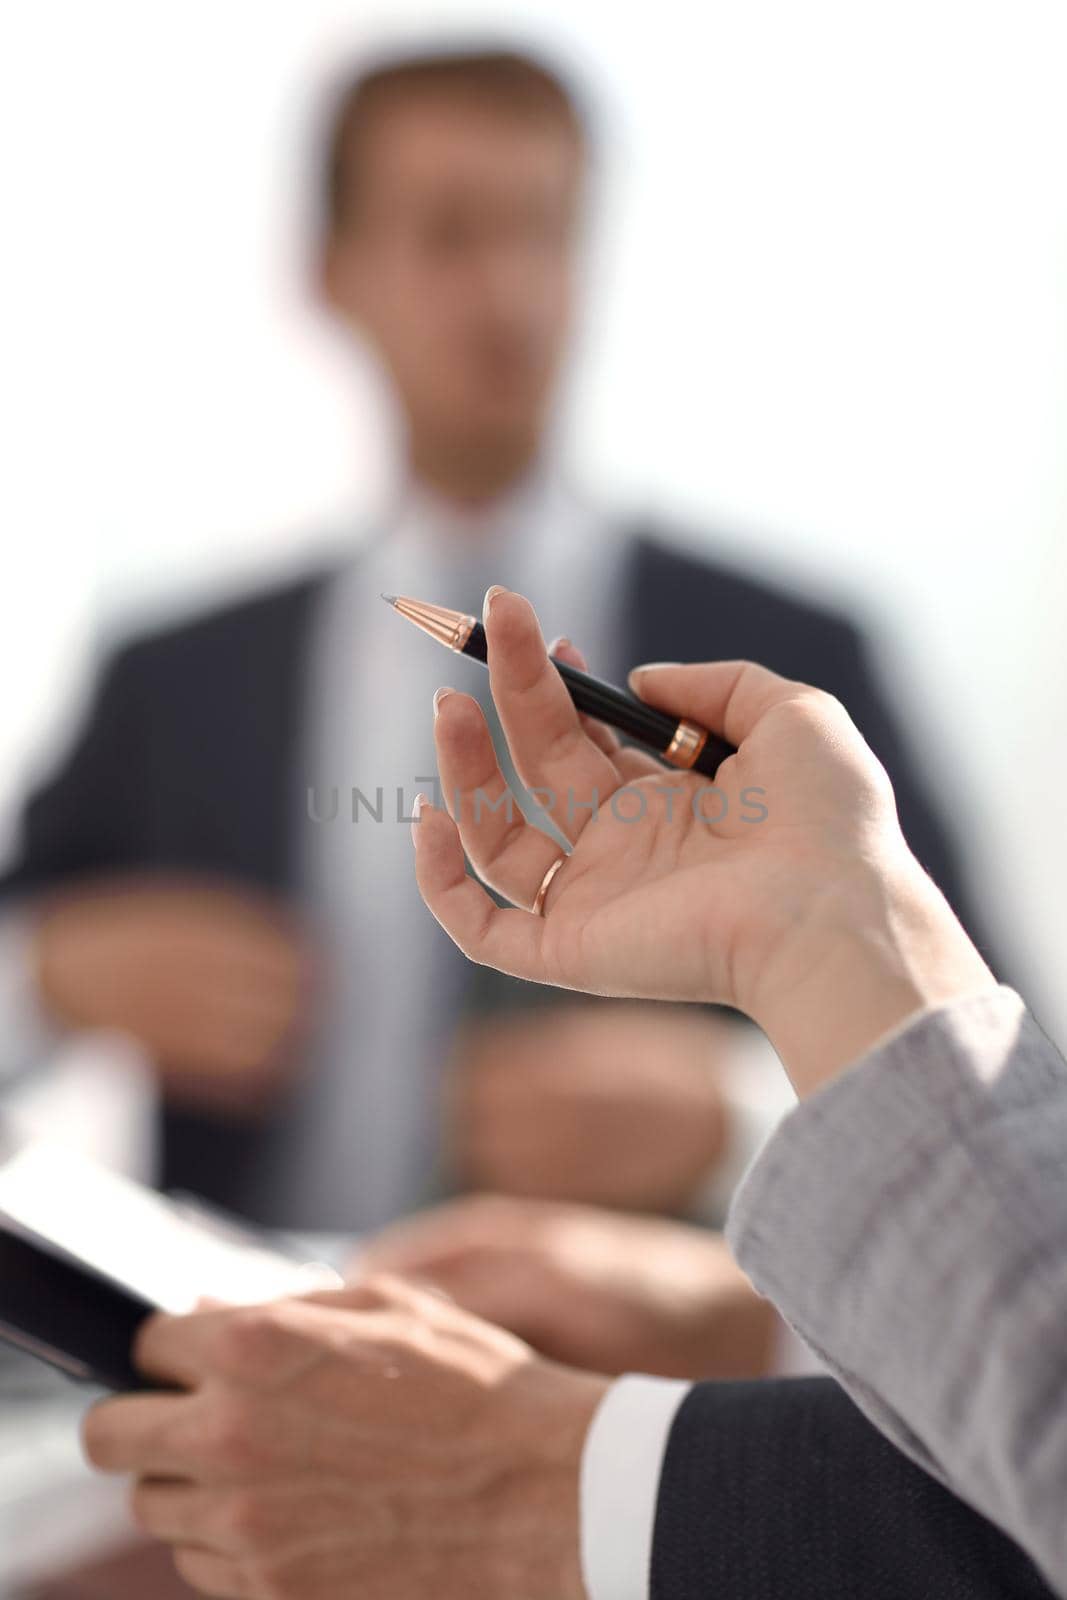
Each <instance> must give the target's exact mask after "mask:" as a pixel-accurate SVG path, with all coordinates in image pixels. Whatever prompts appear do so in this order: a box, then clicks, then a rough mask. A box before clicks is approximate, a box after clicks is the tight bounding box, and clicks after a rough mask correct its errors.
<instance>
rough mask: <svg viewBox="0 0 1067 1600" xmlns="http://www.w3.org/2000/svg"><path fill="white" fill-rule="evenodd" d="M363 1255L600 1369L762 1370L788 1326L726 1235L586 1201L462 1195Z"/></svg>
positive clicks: (559, 1354)
mask: <svg viewBox="0 0 1067 1600" xmlns="http://www.w3.org/2000/svg"><path fill="white" fill-rule="evenodd" d="M361 1265H362V1266H363V1267H365V1268H366V1267H369V1268H370V1269H371V1270H372V1271H379V1270H384V1271H386V1272H391V1273H401V1274H405V1275H409V1276H412V1277H418V1278H420V1279H425V1280H427V1281H429V1282H431V1283H433V1284H434V1285H436V1286H437V1287H439V1288H441V1289H443V1290H444V1291H445V1292H446V1293H448V1294H450V1295H451V1296H452V1298H453V1299H454V1300H456V1301H457V1302H458V1303H459V1304H460V1305H462V1306H465V1307H466V1308H467V1309H468V1310H470V1311H474V1312H477V1314H478V1315H479V1316H482V1317H486V1318H488V1320H489V1321H491V1322H495V1323H497V1324H499V1325H500V1326H501V1327H504V1328H508V1329H510V1330H511V1331H512V1332H513V1333H517V1334H519V1335H520V1336H521V1337H522V1338H524V1339H526V1340H527V1341H528V1342H529V1343H530V1344H532V1345H534V1346H535V1348H536V1349H538V1350H540V1351H541V1352H542V1354H544V1355H547V1356H550V1357H552V1359H554V1360H556V1361H563V1362H566V1363H567V1364H569V1365H572V1366H577V1367H582V1368H587V1369H590V1370H595V1371H597V1372H605V1373H613V1374H614V1373H621V1372H635V1371H636V1372H651V1373H657V1374H659V1375H660V1376H662V1377H669V1378H675V1377H678V1378H753V1377H761V1376H763V1374H765V1373H766V1372H767V1371H768V1369H769V1367H770V1363H771V1354H772V1346H773V1342H774V1336H775V1332H776V1330H777V1329H778V1326H779V1323H778V1317H777V1313H776V1312H775V1310H774V1308H773V1307H772V1306H771V1305H770V1303H769V1302H768V1301H766V1300H763V1299H761V1298H760V1297H759V1295H757V1294H756V1291H755V1290H754V1289H753V1288H752V1285H751V1284H750V1283H749V1281H748V1279H747V1278H746V1277H745V1276H744V1274H743V1273H742V1272H741V1270H740V1268H739V1267H738V1266H736V1265H735V1263H734V1260H733V1257H732V1256H731V1255H730V1252H729V1250H728V1249H727V1246H726V1244H725V1242H724V1240H723V1239H722V1238H721V1237H720V1236H719V1235H718V1234H712V1233H708V1232H706V1231H705V1230H704V1229H703V1228H694V1227H688V1226H686V1225H685V1224H684V1223H680V1222H665V1221H659V1220H656V1219H652V1218H647V1217H622V1216H617V1215H613V1214H611V1213H608V1212H603V1211H595V1210H593V1209H591V1208H587V1207H582V1206H558V1205H549V1204H545V1203H543V1202H538V1201H529V1200H527V1201H522V1200H507V1199H503V1198H499V1197H497V1196H476V1197H475V1198H473V1199H469V1200H458V1201H455V1202H453V1203H452V1204H451V1205H447V1206H442V1207H441V1208H440V1209H438V1210H436V1211H429V1212H426V1213H425V1214H424V1215H423V1216H421V1217H416V1218H415V1219H414V1220H413V1221H411V1222H404V1223H399V1224H397V1225H396V1226H395V1227H393V1228H390V1229H387V1230H386V1232H385V1233H383V1234H382V1235H380V1237H379V1238H378V1239H377V1240H376V1241H373V1242H372V1243H371V1245H370V1247H369V1249H368V1250H367V1252H366V1253H365V1254H364V1255H363V1256H362V1257H361Z"/></svg>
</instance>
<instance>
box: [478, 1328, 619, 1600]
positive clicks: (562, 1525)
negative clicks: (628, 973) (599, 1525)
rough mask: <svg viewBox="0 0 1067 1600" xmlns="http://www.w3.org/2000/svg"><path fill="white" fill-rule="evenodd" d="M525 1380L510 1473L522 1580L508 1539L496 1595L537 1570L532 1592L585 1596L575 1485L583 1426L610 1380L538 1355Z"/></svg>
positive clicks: (561, 1599) (515, 1588) (557, 1598)
mask: <svg viewBox="0 0 1067 1600" xmlns="http://www.w3.org/2000/svg"><path fill="white" fill-rule="evenodd" d="M524 1382H525V1383H527V1384H528V1394H527V1402H528V1405H527V1412H526V1414H527V1417H528V1419H529V1420H528V1429H529V1431H528V1435H527V1439H526V1441H525V1444H526V1450H525V1454H526V1457H527V1471H525V1472H522V1473H518V1474H516V1475H515V1477H514V1479H513V1480H512V1481H513V1484H514V1490H515V1493H516V1495H517V1497H518V1502H519V1503H518V1505H517V1508H516V1514H517V1518H518V1519H519V1522H520V1525H521V1526H522V1527H523V1528H524V1529H526V1530H528V1537H529V1542H530V1545H531V1546H532V1548H529V1549H528V1552H527V1559H526V1560H524V1561H523V1578H524V1580H525V1583H516V1581H515V1580H516V1573H515V1566H514V1549H513V1547H512V1546H511V1541H510V1539H508V1540H506V1541H505V1548H504V1550H503V1552H502V1557H503V1567H504V1568H505V1569H506V1570H504V1571H502V1572H501V1574H500V1577H501V1580H502V1581H501V1584H500V1586H499V1593H501V1594H508V1593H513V1592H519V1591H520V1590H523V1589H524V1588H525V1587H528V1585H529V1581H530V1578H531V1575H533V1574H537V1575H538V1577H539V1581H540V1586H539V1587H537V1588H536V1592H538V1593H540V1592H544V1593H545V1594H551V1595H553V1597H554V1600H587V1595H586V1589H585V1583H584V1581H583V1577H582V1561H581V1506H580V1483H581V1465H582V1454H583V1451H584V1449H585V1441H586V1436H587V1434H588V1432H589V1427H590V1424H591V1423H592V1420H593V1417H594V1415H595V1413H596V1410H597V1408H598V1406H599V1405H600V1402H601V1401H602V1400H603V1398H604V1395H605V1394H606V1393H607V1391H608V1389H609V1388H610V1387H611V1380H610V1379H609V1378H603V1377H599V1376H597V1375H595V1374H593V1373H586V1372H577V1371H575V1370H573V1369H572V1368H569V1367H562V1366H558V1365H556V1364H555V1363H554V1362H549V1361H544V1360H540V1359H538V1360H537V1361H536V1362H535V1363H534V1364H533V1366H532V1367H531V1368H528V1369H527V1371H526V1373H525V1374H524Z"/></svg>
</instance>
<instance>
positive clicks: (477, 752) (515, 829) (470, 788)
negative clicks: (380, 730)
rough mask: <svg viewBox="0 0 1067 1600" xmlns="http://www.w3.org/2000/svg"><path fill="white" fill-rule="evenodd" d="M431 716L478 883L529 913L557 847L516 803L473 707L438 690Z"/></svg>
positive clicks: (447, 791) (452, 807)
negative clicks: (524, 814)
mask: <svg viewBox="0 0 1067 1600" xmlns="http://www.w3.org/2000/svg"><path fill="white" fill-rule="evenodd" d="M434 711H435V716H434V743H435V745H436V748H437V764H438V767H439V769H440V773H441V783H442V786H443V789H444V795H445V799H446V802H447V804H448V809H449V811H450V813H451V814H452V816H453V817H454V818H455V819H456V821H457V823H458V826H459V833H460V838H461V839H462V841H463V848H464V850H465V851H466V853H467V856H468V858H469V859H470V861H471V863H472V865H473V866H474V868H475V871H476V872H477V873H478V876H479V877H480V878H481V880H482V882H483V883H486V884H488V885H489V886H490V888H492V889H495V890H496V891H497V893H498V894H502V895H504V896H505V897H506V898H507V899H508V900H510V901H511V902H512V903H513V904H514V905H518V906H524V907H525V908H526V909H527V910H529V909H530V908H531V907H532V905H533V903H534V898H535V896H536V894H537V891H538V889H539V887H540V885H541V881H542V879H543V878H544V875H545V873H546V872H547V871H548V869H549V867H550V866H551V865H552V863H553V861H555V860H557V859H558V857H559V854H560V847H559V844H558V843H557V842H556V841H555V840H554V839H551V838H549V836H548V834H546V833H543V832H542V831H541V829H540V828H535V827H534V826H533V824H532V823H529V822H527V820H526V818H525V817H524V816H523V814H522V812H521V811H520V810H519V808H518V806H517V805H516V804H515V800H514V796H513V795H512V794H511V791H510V790H509V788H508V784H507V780H506V779H505V777H504V775H503V773H502V772H501V770H500V766H499V763H498V761H497V758H496V751H495V749H494V748H493V740H492V736H491V734H490V732H489V726H488V724H487V722H486V720H485V714H484V712H483V711H482V708H481V706H480V705H479V704H478V702H477V701H476V700H473V699H472V698H471V696H470V695H465V694H456V693H455V692H454V691H449V692H448V693H445V694H442V692H441V691H440V690H438V693H437V697H436V698H435V701H434Z"/></svg>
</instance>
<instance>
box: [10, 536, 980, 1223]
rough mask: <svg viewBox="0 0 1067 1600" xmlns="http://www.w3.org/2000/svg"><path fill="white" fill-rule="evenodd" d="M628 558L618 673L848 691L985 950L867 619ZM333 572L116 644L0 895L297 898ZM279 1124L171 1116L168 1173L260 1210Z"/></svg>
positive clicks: (28, 815)
mask: <svg viewBox="0 0 1067 1600" xmlns="http://www.w3.org/2000/svg"><path fill="white" fill-rule="evenodd" d="M627 561H628V571H627V578H626V582H625V584H624V589H623V596H624V598H623V605H624V608H625V615H624V617H623V619H622V621H623V625H622V628H621V629H620V630H619V632H620V636H621V637H622V639H623V640H624V651H623V654H624V658H625V659H624V660H621V661H619V662H617V663H615V664H614V667H613V669H612V670H613V672H614V674H615V675H616V676H617V677H621V676H622V675H623V674H624V672H625V669H626V668H627V667H629V666H631V665H633V664H634V663H636V662H639V661H656V660H662V659H671V660H694V661H696V660H706V659H709V658H713V657H720V658H733V657H751V658H754V659H757V660H759V661H762V662H764V663H765V664H766V665H767V666H769V667H772V668H774V669H775V670H776V671H778V672H782V673H785V674H787V675H789V676H791V677H795V678H801V679H804V680H805V681H807V682H809V683H814V684H817V685H819V686H820V687H822V688H826V689H829V690H831V691H832V692H833V693H835V694H837V695H838V696H839V697H840V698H841V699H842V700H843V701H844V702H845V703H846V705H847V706H848V707H849V710H850V711H851V713H852V715H853V717H854V718H855V720H856V722H857V723H858V725H859V727H860V729H861V730H862V732H863V733H864V734H865V735H866V737H867V739H868V740H869V741H870V743H871V744H872V745H873V747H874V749H875V751H876V752H877V753H878V755H879V756H880V757H881V759H882V761H883V762H884V763H885V766H886V767H887V769H888V771H889V775H890V777H891V778H892V780H893V783H894V785H895V787H896V792H897V801H898V806H899V810H900V816H901V821H902V823H903V826H904V831H905V833H906V834H907V836H908V839H909V841H910V843H911V845H912V848H913V849H914V850H915V852H916V854H917V855H918V856H919V858H920V860H921V861H922V862H923V863H924V865H925V866H926V867H927V869H928V870H929V871H930V873H931V874H932V875H933V877H934V878H935V879H936V880H937V881H938V883H939V884H940V885H941V887H942V889H943V890H944V891H945V893H946V894H947V895H948V897H949V899H950V900H951V901H952V902H953V904H954V905H955V908H956V910H957V912H958V913H959V914H960V916H961V917H962V919H963V921H964V922H965V924H966V925H967V926H968V928H969V930H970V932H971V934H972V936H974V937H975V938H977V939H978V940H979V942H980V943H984V940H983V937H982V930H981V928H980V927H979V926H978V923H977V918H976V917H975V914H974V912H973V910H972V908H971V906H970V903H969V899H968V896H967V893H966V890H965V886H964V881H963V877H962V875H961V872H960V869H959V864H958V861H957V858H956V855H955V852H954V850H953V848H952V845H951V843H950V840H949V837H948V834H947V832H946V830H945V828H944V827H943V825H942V824H941V822H940V820H939V818H938V816H937V814H936V812H935V811H934V809H933V807H932V806H931V804H930V802H929V800H928V798H927V795H926V789H925V785H924V783H923V782H922V778H921V775H920V774H919V773H918V772H917V771H916V769H915V766H914V764H913V761H912V759H911V757H910V755H909V753H908V751H907V747H906V743H905V741H904V739H903V738H902V736H901V732H900V729H899V727H898V723H897V719H896V718H895V716H894V715H893V711H892V709H891V706H890V704H889V703H887V701H886V699H885V697H884V695H883V692H882V690H881V689H880V688H879V686H878V684H877V683H876V681H875V678H874V676H873V674H872V670H871V666H870V663H869V662H868V659H867V654H866V650H865V648H864V644H863V640H862V638H861V635H860V633H859V632H858V631H857V629H856V628H855V627H854V626H852V625H851V624H850V623H849V622H847V621H846V620H844V619H843V618H841V617H840V616H838V615H836V614H835V613H833V612H831V611H828V610H826V609H823V608H821V607H819V606H816V605H813V604H812V603H810V602H809V601H807V600H802V599H799V598H797V597H795V596H793V595H790V594H788V593H787V592H785V591H784V590H783V589H781V588H777V587H775V586H773V585H772V584H770V583H766V582H764V581H762V580H760V579H755V578H752V577H748V576H746V575H744V574H743V573H740V572H738V571H736V570H734V569H732V568H730V567H726V566H724V565H720V564H715V563H712V562H709V561H706V560H703V559H701V558H698V557H696V556H691V555H685V554H682V553H680V552H678V551H677V550H674V549H671V548H669V547H667V546H665V545H663V544H661V543H658V542H657V541H656V540H654V539H652V538H648V537H641V536H635V537H634V538H633V539H632V541H631V543H630V546H629V551H628V556H627ZM331 576H332V571H322V572H318V573H314V574H312V575H310V576H307V577H304V578H301V579H299V580H297V581H293V582H290V583H287V584H285V585H283V586H281V587H278V588H276V589H273V590H271V591H269V592H266V593H263V594H259V595H256V596H254V597H253V598H251V599H244V600H242V601H239V602H238V603H236V604H232V605H229V606H226V607H224V608H221V609H218V610H216V611H213V612H211V613H210V614H208V615H205V616H200V617H198V618H196V619H195V620H193V621H191V622H186V623H183V624H180V625H178V626H175V627H171V628H168V629H166V630H165V631H161V632H158V633H155V634H152V635H149V636H146V637H143V638H140V639H137V640H135V641H134V642H133V643H132V644H129V645H127V646H126V647H125V648H124V649H122V650H120V651H119V652H118V653H116V654H115V655H113V656H112V658H111V659H110V661H109V663H108V664H107V665H106V667H105V669H104V671H103V673H102V676H101V680H100V683H99V686H98V690H97V695H96V699H95V703H94V705H93V708H92V710H91V713H90V715H89V717H88V719H87V721H86V723H85V725H84V727H83V729H82V732H81V734H80V736H79V737H78V739H77V741H76V743H75V745H74V747H73V749H72V750H71V752H70V754H69V755H68V757H67V759H66V761H65V763H64V764H63V765H62V767H61V768H60V770H59V771H58V773H57V774H56V775H55V776H54V777H53V778H52V779H51V781H50V782H48V783H47V784H46V785H45V786H44V787H43V788H41V789H40V790H38V792H37V793H36V794H34V795H33V796H32V798H31V799H30V801H29V803H28V805H27V806H26V809H25V813H24V816H23V822H22V839H21V850H20V854H19V855H18V857H17V859H16V860H15V861H14V863H13V864H12V866H11V867H10V869H9V870H8V871H7V872H6V874H5V875H4V876H3V877H0V902H2V900H3V899H5V898H6V899H11V898H12V897H16V896H22V895H26V894H32V893H36V892H38V891H40V890H44V889H47V888H49V887H51V886H54V885H57V884H61V883H67V882H72V881H74V880H77V879H88V878H92V877H93V876H94V875H97V874H104V873H110V872H115V871H117V872H127V871H152V870H161V871H163V870H165V871H173V870H183V871H189V872H195V873H200V874H217V875H221V876H224V877H226V878H230V879H236V880H239V881H241V882H243V883H246V884H249V885H253V886H257V887H259V888H262V889H265V890H267V891H271V892H274V893H277V894H280V895H283V896H292V897H295V896H296V895H297V894H298V892H299V887H300V886H299V884H298V883H297V852H296V844H297V841H298V835H299V829H298V819H299V818H300V817H301V816H302V815H303V810H302V808H303V804H304V793H303V789H302V786H301V776H302V775H301V773H300V770H299V767H300V751H301V740H302V734H303V729H304V725H305V717H306V713H307V706H306V698H307V694H306V691H307V684H306V668H307V662H308V643H309V638H310V635H311V630H312V628H313V626H314V623H315V618H316V614H317V608H318V604H319V601H320V600H321V598H322V596H323V594H324V592H325V589H326V586H327V584H328V583H329V581H330V578H331ZM598 665H601V664H598ZM603 666H604V667H609V666H611V664H610V663H605V664H603ZM282 1114H283V1113H281V1112H280V1113H279V1116H281V1115H282ZM279 1133H280V1128H277V1129H272V1128H271V1127H270V1118H269V1117H268V1118H267V1120H266V1122H265V1123H264V1124H262V1125H259V1124H257V1125H251V1126H244V1125H241V1124H235V1123H232V1122H226V1121H222V1120H219V1119H218V1118H214V1117H210V1116H206V1115H204V1114H201V1113H198V1112H196V1113H194V1112H190V1111H188V1110H178V1109H176V1108H174V1109H171V1110H169V1111H168V1112H167V1114H166V1118H165V1128H164V1140H163V1151H164V1176H163V1181H164V1184H165V1186H166V1187H179V1188H185V1189H195V1190H197V1191H198V1192H199V1193H201V1194H203V1195H205V1196H206V1197H207V1198H208V1199H211V1200H214V1201H215V1202H216V1203H218V1204H220V1205H224V1206H229V1207H232V1208H233V1209H235V1210H239V1211H240V1210H242V1209H247V1207H246V1205H245V1202H244V1198H243V1197H244V1196H245V1195H246V1194H247V1193H248V1192H249V1188H250V1177H249V1175H250V1173H251V1172H252V1171H253V1170H254V1168H255V1164H256V1150H257V1144H258V1142H259V1141H260V1140H261V1139H263V1138H267V1137H272V1136H278V1135H279ZM251 1187H252V1188H254V1184H253V1185H251ZM263 1220H276V1219H272V1218H264V1219H263Z"/></svg>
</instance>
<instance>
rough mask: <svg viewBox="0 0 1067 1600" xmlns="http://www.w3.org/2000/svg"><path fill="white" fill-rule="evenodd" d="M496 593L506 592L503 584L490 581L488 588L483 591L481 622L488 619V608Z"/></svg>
mask: <svg viewBox="0 0 1067 1600" xmlns="http://www.w3.org/2000/svg"><path fill="white" fill-rule="evenodd" d="M498 594H507V590H506V589H505V588H504V585H503V584H502V583H491V584H490V585H489V587H488V589H487V590H486V591H485V599H484V600H483V601H482V621H483V622H488V621H489V609H490V607H491V606H492V604H493V601H494V600H495V599H496V597H497V595H498Z"/></svg>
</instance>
